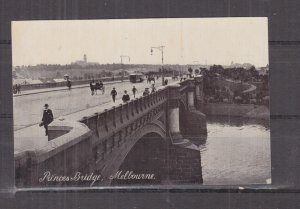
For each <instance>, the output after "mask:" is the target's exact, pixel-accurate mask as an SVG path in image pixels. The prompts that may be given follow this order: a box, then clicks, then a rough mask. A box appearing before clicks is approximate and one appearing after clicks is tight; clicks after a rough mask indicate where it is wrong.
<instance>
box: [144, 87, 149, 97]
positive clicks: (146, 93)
mask: <svg viewBox="0 0 300 209" xmlns="http://www.w3.org/2000/svg"><path fill="white" fill-rule="evenodd" d="M149 94H150V91H149V88H145V91H144V92H143V96H148V95H149Z"/></svg>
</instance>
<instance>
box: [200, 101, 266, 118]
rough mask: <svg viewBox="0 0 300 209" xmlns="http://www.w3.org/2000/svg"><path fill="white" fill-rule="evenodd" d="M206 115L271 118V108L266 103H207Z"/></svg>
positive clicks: (204, 110) (204, 109) (205, 107)
mask: <svg viewBox="0 0 300 209" xmlns="http://www.w3.org/2000/svg"><path fill="white" fill-rule="evenodd" d="M203 112H204V113H205V114H206V115H221V116H237V117H246V118H257V119H264V120H270V110H269V108H268V107H266V106H264V105H254V104H226V103H207V104H205V105H204V107H203Z"/></svg>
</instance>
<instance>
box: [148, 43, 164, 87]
mask: <svg viewBox="0 0 300 209" xmlns="http://www.w3.org/2000/svg"><path fill="white" fill-rule="evenodd" d="M164 48H165V46H152V47H151V56H152V54H153V49H157V50H159V51H160V52H161V80H162V85H165V78H164V73H163V70H164V69H163V66H164Z"/></svg>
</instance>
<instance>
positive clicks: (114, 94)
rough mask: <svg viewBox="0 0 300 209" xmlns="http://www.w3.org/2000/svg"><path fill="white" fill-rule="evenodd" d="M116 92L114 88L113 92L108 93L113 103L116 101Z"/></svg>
mask: <svg viewBox="0 0 300 209" xmlns="http://www.w3.org/2000/svg"><path fill="white" fill-rule="evenodd" d="M117 94H118V93H117V91H116V88H115V87H113V90H111V92H110V95H111V97H112V99H113V102H115V101H116V96H117Z"/></svg>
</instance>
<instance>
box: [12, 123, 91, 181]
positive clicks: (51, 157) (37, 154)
mask: <svg viewBox="0 0 300 209" xmlns="http://www.w3.org/2000/svg"><path fill="white" fill-rule="evenodd" d="M60 124H61V125H63V126H64V127H68V128H69V129H70V131H69V132H68V133H66V134H63V135H61V136H59V137H57V138H55V139H52V140H51V141H49V142H48V144H47V145H46V146H44V147H39V148H36V149H34V150H29V151H24V152H21V153H15V171H16V186H22V187H26V186H30V187H40V186H45V185H52V186H54V185H55V186H61V185H63V184H70V185H76V182H64V183H62V182H60V181H48V180H47V179H44V180H40V179H41V178H43V176H44V175H47V172H48V174H49V175H47V176H49V177H51V176H52V177H54V176H74V175H75V172H77V171H78V172H88V171H89V168H90V167H92V165H91V164H92V163H93V162H92V161H91V159H92V158H91V157H92V156H91V153H92V152H91V149H92V146H91V135H92V132H91V131H90V130H89V129H88V128H87V127H86V126H85V125H84V124H81V123H78V122H68V121H64V122H60ZM49 135H51V128H50V127H49ZM53 175H54V176H53Z"/></svg>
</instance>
